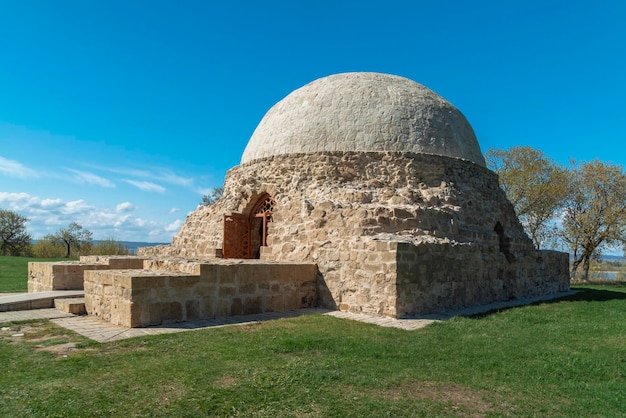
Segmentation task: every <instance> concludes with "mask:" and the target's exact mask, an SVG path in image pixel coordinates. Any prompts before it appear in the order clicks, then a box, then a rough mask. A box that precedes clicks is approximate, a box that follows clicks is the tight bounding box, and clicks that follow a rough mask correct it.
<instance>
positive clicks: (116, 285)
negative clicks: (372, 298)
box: [85, 259, 317, 327]
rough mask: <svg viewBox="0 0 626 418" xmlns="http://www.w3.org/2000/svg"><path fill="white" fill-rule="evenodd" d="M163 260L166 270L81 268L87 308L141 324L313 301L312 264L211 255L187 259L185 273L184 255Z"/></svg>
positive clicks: (116, 320) (298, 305)
mask: <svg viewBox="0 0 626 418" xmlns="http://www.w3.org/2000/svg"><path fill="white" fill-rule="evenodd" d="M162 261H163V260H162ZM168 261H169V262H168V263H167V264H168V265H169V269H170V270H169V271H167V270H147V269H143V270H130V269H129V270H105V271H95V270H91V271H86V272H85V307H86V310H87V313H88V314H90V315H93V316H96V317H99V318H101V319H103V320H105V321H109V322H112V323H114V324H116V325H122V326H126V327H142V326H149V325H158V324H161V323H164V322H177V321H187V320H191V319H208V318H215V317H220V316H230V315H243V314H252V313H262V312H274V311H281V310H290V309H299V308H310V307H314V306H316V305H317V290H316V280H315V278H316V274H317V267H316V266H315V265H314V264H303V263H258V262H254V261H250V262H240V261H225V260H214V261H213V262H212V263H210V264H209V263H207V262H204V263H202V262H193V263H194V264H196V265H197V266H199V267H200V268H192V269H194V270H196V271H198V273H197V274H195V275H188V274H187V273H184V272H182V271H184V270H186V269H187V268H186V267H185V266H184V264H187V263H186V262H185V261H184V260H181V259H177V260H176V259H170V260H168ZM177 264H178V265H180V269H179V272H177V273H176V272H174V266H175V265H177ZM251 277H253V278H254V280H250V278H251Z"/></svg>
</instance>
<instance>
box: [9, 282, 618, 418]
mask: <svg viewBox="0 0 626 418" xmlns="http://www.w3.org/2000/svg"><path fill="white" fill-rule="evenodd" d="M578 289H579V290H581V292H580V293H578V294H576V295H574V296H571V297H568V298H565V299H561V300H558V301H553V302H550V303H542V304H537V305H533V306H526V307H520V308H514V309H509V310H506V311H501V312H494V313H491V314H488V315H484V316H482V317H476V318H455V319H453V320H450V321H447V322H441V323H436V324H433V325H430V326H428V327H426V328H423V329H421V330H417V331H402V330H398V329H392V328H382V327H378V326H374V325H369V324H363V323H357V322H353V321H349V320H340V319H336V318H332V317H327V316H323V315H312V316H306V317H299V318H293V319H281V320H276V321H269V322H265V323H259V324H253V325H244V326H232V327H225V328H213V329H207V330H198V331H191V332H185V333H178V334H169V335H161V336H152V337H140V338H134V339H129V340H123V341H118V342H112V343H106V344H99V343H94V342H90V341H87V340H85V339H84V338H83V337H80V336H77V335H75V334H73V333H72V332H71V331H67V330H64V329H61V328H58V327H56V326H54V325H53V324H51V323H50V322H47V321H30V322H27V323H14V324H5V325H3V326H4V327H6V328H9V329H6V330H4V331H2V333H1V334H0V336H1V338H0V365H2V373H0V416H29V417H63V416H68V417H70V416H71V417H100V416H101V417H108V416H127V417H140V416H154V417H172V416H176V417H201V416H203V417H206V416H234V417H301V416H306V417H360V416H367V417H370V416H374V417H384V416H392V417H404V416H407V417H408V416H411V417H414V416H418V417H419V416H424V417H432V416H515V417H518V416H522V417H523V416H528V417H531V416H532V417H539V416H541V417H570V416H575V417H579V416H602V417H623V416H625V411H626V408H625V405H626V390H624V388H626V381H625V377H626V285H624V284H619V283H618V284H615V285H601V286H584V287H579V288H578ZM18 333H24V336H23V337H12V336H11V335H16V334H18ZM70 344H72V345H75V348H73V349H71V350H68V349H66V348H64V347H67V346H68V345H70Z"/></svg>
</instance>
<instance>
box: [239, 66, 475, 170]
mask: <svg viewBox="0 0 626 418" xmlns="http://www.w3.org/2000/svg"><path fill="white" fill-rule="evenodd" d="M324 151H406V152H416V153H427V154H437V155H444V156H448V157H456V158H463V159H466V160H469V161H472V162H474V163H476V164H479V165H481V166H483V167H484V166H485V159H484V158H483V155H482V152H481V151H480V146H479V145H478V141H477V139H476V135H475V134H474V131H473V130H472V127H471V126H470V124H469V123H468V121H467V119H465V116H463V114H462V113H461V112H460V111H459V110H458V109H456V108H455V107H454V106H452V105H451V104H450V103H449V102H448V101H446V100H445V99H444V98H442V97H441V96H439V95H438V94H436V93H435V92H433V91H432V90H430V89H428V88H426V87H424V86H422V85H421V84H418V83H416V82H414V81H412V80H409V79H407V78H404V77H398V76H394V75H389V74H379V73H344V74H336V75H331V76H329V77H324V78H320V79H318V80H315V81H313V82H311V83H309V84H307V85H305V86H304V87H301V88H299V89H297V90H295V91H293V92H292V93H291V94H289V95H288V96H287V97H285V98H284V99H283V100H281V101H280V102H278V103H276V104H275V105H274V106H273V107H272V108H271V109H270V110H269V111H268V112H267V113H266V114H265V116H264V117H263V119H262V120H261V122H260V123H259V125H258V126H257V128H256V130H255V131H254V133H253V134H252V137H251V138H250V141H249V142H248V146H247V147H246V149H245V151H244V153H243V156H242V157H241V162H242V163H246V162H249V161H252V160H256V159H259V158H265V157H271V156H275V155H284V154H296V153H317V152H324Z"/></svg>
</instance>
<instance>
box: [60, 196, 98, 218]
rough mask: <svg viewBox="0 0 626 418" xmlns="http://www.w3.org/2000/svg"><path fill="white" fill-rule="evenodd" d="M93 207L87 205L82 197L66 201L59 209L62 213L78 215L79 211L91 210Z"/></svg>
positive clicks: (86, 211)
mask: <svg viewBox="0 0 626 418" xmlns="http://www.w3.org/2000/svg"><path fill="white" fill-rule="evenodd" d="M94 209H95V208H94V207H93V206H90V205H88V204H87V203H86V202H85V201H84V200H83V199H79V200H73V201H71V202H67V203H66V204H65V206H64V207H63V208H62V209H61V213H63V214H64V215H78V214H81V213H88V212H91V211H93V210H94Z"/></svg>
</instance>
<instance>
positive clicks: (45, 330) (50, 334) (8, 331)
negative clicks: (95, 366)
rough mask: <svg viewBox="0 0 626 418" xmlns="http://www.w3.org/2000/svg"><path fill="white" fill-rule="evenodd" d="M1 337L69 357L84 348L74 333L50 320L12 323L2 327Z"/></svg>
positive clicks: (35, 348)
mask: <svg viewBox="0 0 626 418" xmlns="http://www.w3.org/2000/svg"><path fill="white" fill-rule="evenodd" d="M0 339H2V340H5V341H9V342H10V343H13V344H25V345H27V346H30V347H31V348H32V349H33V350H35V351H45V352H48V353H51V354H54V355H55V356H56V357H68V356H69V355H71V354H74V353H77V352H78V351H81V350H82V351H84V349H80V348H77V344H79V341H74V339H75V335H74V334H73V333H71V334H70V333H66V332H65V330H64V329H60V328H58V327H56V326H55V325H54V324H51V323H50V322H48V321H40V322H29V323H26V324H19V323H18V324H11V325H8V326H3V327H2V328H1V329H0Z"/></svg>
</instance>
